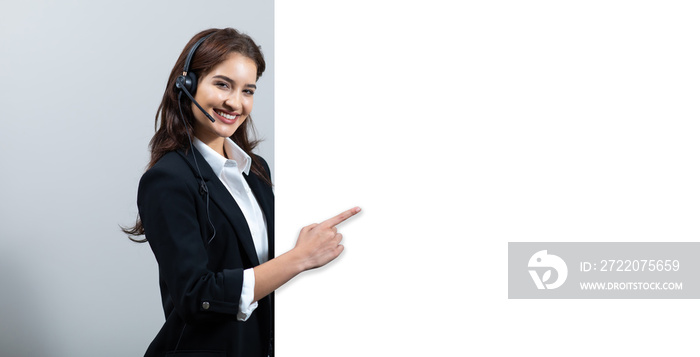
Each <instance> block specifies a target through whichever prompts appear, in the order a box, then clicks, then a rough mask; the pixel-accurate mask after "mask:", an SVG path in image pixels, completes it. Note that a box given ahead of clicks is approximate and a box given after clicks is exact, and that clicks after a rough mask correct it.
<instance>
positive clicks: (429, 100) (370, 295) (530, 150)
mask: <svg viewBox="0 0 700 357" xmlns="http://www.w3.org/2000/svg"><path fill="white" fill-rule="evenodd" d="M329 3H330V2H324V1H302V2H299V1H295V2H293V3H288V2H282V1H278V2H276V4H275V25H276V31H275V41H276V42H275V43H276V61H277V77H276V86H275V91H276V93H277V95H276V102H275V106H276V114H275V116H276V117H275V130H276V133H277V135H276V143H275V145H276V147H277V149H278V150H277V157H276V159H277V161H276V162H277V166H276V169H277V191H276V192H277V209H278V212H279V213H278V217H279V218H278V222H277V223H278V230H277V237H278V242H279V243H278V247H280V248H283V247H284V246H285V239H288V241H287V243H286V244H287V245H288V246H291V244H292V236H293V235H294V232H295V231H296V229H297V226H298V225H299V222H307V221H314V220H318V219H319V218H318V217H325V216H327V215H331V214H333V213H335V211H341V210H342V209H345V208H349V207H352V206H353V205H360V206H361V207H362V208H363V209H364V211H363V212H362V214H361V215H360V216H358V217H356V218H355V219H354V220H353V221H352V222H348V223H347V224H346V225H345V226H344V227H342V228H341V232H343V233H345V237H346V238H345V242H346V243H345V245H346V251H345V252H344V253H343V255H342V256H341V258H340V259H339V260H338V261H336V262H334V263H332V264H331V265H330V266H328V267H327V268H326V269H325V270H323V271H318V272H313V273H312V274H308V275H307V276H302V277H301V278H299V279H297V281H295V282H293V283H292V284H290V285H288V286H286V287H284V288H282V289H280V290H279V292H278V295H277V297H278V300H277V302H278V305H277V306H278V310H277V326H278V329H277V336H278V337H277V343H278V346H279V350H280V351H284V352H285V353H284V355H285V356H327V355H333V356H496V355H499V356H515V355H518V356H538V357H542V356H591V355H595V356H658V355H666V356H693V355H697V343H696V341H697V339H696V336H697V334H698V329H697V321H698V319H699V318H700V316H699V315H700V313H698V311H699V310H700V309H698V302H697V300H508V299H507V264H508V262H507V242H508V241H697V240H698V237H699V236H700V232H699V230H700V225H698V217H700V204H699V203H698V202H700V189H699V188H698V187H699V186H700V184H699V183H700V169H699V168H698V153H700V141H699V140H698V133H699V129H700V123H699V121H698V118H699V114H700V106H699V105H698V98H699V97H700V67H699V66H698V63H700V51H699V47H698V43H699V41H698V40H699V39H700V38H699V37H700V22H698V20H697V19H698V17H699V15H700V11H699V10H700V8H698V5H696V3H695V2H690V1H687V2H681V1H663V2H661V1H615V0H613V1H609V0H608V1H578V2H571V1H465V2H458V1H421V2H415V1H400V2H399V1H348V2H343V3H342V4H335V2H333V3H334V5H329ZM457 4H460V5H457ZM523 268H525V267H523ZM693 283H696V282H690V281H689V282H684V284H693ZM302 351H303V352H302ZM329 351H333V352H332V353H329Z"/></svg>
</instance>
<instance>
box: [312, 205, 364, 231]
mask: <svg viewBox="0 0 700 357" xmlns="http://www.w3.org/2000/svg"><path fill="white" fill-rule="evenodd" d="M359 212H360V207H354V208H351V209H349V210H347V211H345V212H343V213H341V214H339V215H337V216H335V217H332V218H329V219H327V220H325V221H323V222H321V224H322V225H324V226H328V227H335V226H337V225H338V224H340V223H342V222H343V221H345V220H346V219H348V218H350V217H352V216H354V215H356V214H357V213H359Z"/></svg>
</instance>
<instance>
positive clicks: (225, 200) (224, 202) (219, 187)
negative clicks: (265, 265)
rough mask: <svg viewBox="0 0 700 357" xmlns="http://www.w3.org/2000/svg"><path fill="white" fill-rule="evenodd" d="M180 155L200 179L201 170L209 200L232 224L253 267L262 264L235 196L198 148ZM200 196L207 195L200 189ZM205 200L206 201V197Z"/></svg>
mask: <svg viewBox="0 0 700 357" xmlns="http://www.w3.org/2000/svg"><path fill="white" fill-rule="evenodd" d="M179 153H180V154H181V155H182V156H183V157H184V158H185V160H186V161H187V163H188V164H189V165H190V168H191V169H192V172H193V173H194V175H195V176H196V177H199V174H198V173H197V168H196V167H197V166H199V170H200V171H201V175H202V176H201V177H202V179H203V180H204V184H205V185H206V186H207V190H208V191H209V199H210V200H211V201H212V202H214V204H216V205H217V206H218V207H219V209H221V211H222V212H223V213H224V215H225V216H226V218H227V219H228V221H229V223H231V226H232V227H233V230H234V231H235V232H236V236H238V239H239V241H240V243H241V245H242V246H243V250H245V254H246V255H247V256H248V258H249V259H250V262H251V263H252V264H253V266H257V265H258V264H260V262H259V261H258V255H257V253H256V251H255V244H254V243H253V235H252V234H251V233H250V228H249V227H248V222H247V221H246V219H245V216H244V215H243V212H242V211H241V208H240V207H238V204H237V203H236V200H234V199H233V196H231V193H229V192H228V190H227V189H226V187H225V186H224V184H223V183H222V182H221V180H220V179H219V178H218V177H216V175H215V174H214V171H213V170H212V169H211V166H209V164H208V163H207V161H206V160H205V159H204V157H203V156H202V154H200V153H199V151H197V149H196V148H194V147H193V148H191V150H188V153H187V154H185V153H184V152H182V151H181V150H180V151H179ZM193 154H194V155H196V157H197V164H196V165H195V163H194V159H193ZM200 194H202V195H205V194H206V193H205V192H203V190H201V189H200ZM204 199H206V197H205V198H204ZM214 239H221V237H216V238H214Z"/></svg>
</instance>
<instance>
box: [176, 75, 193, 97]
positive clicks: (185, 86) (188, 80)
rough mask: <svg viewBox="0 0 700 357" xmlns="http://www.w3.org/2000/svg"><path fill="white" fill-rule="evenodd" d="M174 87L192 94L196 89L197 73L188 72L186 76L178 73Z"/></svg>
mask: <svg viewBox="0 0 700 357" xmlns="http://www.w3.org/2000/svg"><path fill="white" fill-rule="evenodd" d="M175 88H177V89H178V90H179V91H182V90H186V91H187V92H188V93H190V95H192V96H194V93H195V92H196V91H197V75H196V74H194V73H188V74H187V75H186V76H183V75H180V76H179V77H177V78H176V79H175Z"/></svg>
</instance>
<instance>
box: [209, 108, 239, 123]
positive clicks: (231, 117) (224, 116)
mask: <svg viewBox="0 0 700 357" xmlns="http://www.w3.org/2000/svg"><path fill="white" fill-rule="evenodd" d="M214 114H216V117H217V119H219V120H221V121H222V122H224V123H225V124H229V125H230V124H233V123H235V122H236V119H238V117H240V116H241V114H240V113H228V112H225V111H223V110H221V109H214Z"/></svg>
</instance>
